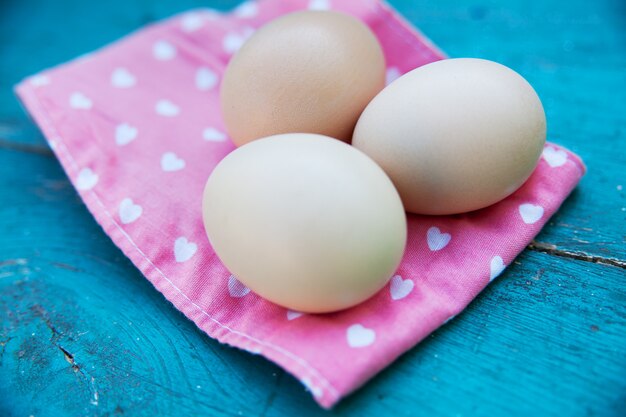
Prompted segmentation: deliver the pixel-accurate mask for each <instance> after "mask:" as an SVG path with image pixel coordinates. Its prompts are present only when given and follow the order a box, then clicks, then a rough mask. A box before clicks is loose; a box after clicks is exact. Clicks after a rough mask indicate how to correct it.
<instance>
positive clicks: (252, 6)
mask: <svg viewBox="0 0 626 417" xmlns="http://www.w3.org/2000/svg"><path fill="white" fill-rule="evenodd" d="M258 13H259V5H258V4H257V3H256V1H252V0H250V1H247V2H245V3H242V4H241V5H240V6H239V7H237V8H236V9H235V16H237V17H239V18H242V19H250V18H251V17H254V16H256V15H257V14H258Z"/></svg>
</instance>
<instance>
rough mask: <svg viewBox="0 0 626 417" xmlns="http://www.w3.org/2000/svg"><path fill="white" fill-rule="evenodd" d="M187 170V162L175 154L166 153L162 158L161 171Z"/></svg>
mask: <svg viewBox="0 0 626 417" xmlns="http://www.w3.org/2000/svg"><path fill="white" fill-rule="evenodd" d="M183 168H185V161H184V160H183V159H182V158H179V157H178V156H177V155H176V154H175V153H174V152H165V153H164V154H163V156H161V169H162V170H163V171H165V172H174V171H180V170H181V169H183Z"/></svg>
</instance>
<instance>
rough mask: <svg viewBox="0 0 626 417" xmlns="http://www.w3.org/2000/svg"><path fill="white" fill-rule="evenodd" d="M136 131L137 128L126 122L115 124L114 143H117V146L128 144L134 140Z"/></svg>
mask: <svg viewBox="0 0 626 417" xmlns="http://www.w3.org/2000/svg"><path fill="white" fill-rule="evenodd" d="M137 133H138V131H137V128H136V127H134V126H131V125H129V124H128V123H122V124H120V125H117V127H116V128H115V143H117V145H118V146H124V145H128V144H129V143H131V142H132V141H133V140H135V138H136V137H137Z"/></svg>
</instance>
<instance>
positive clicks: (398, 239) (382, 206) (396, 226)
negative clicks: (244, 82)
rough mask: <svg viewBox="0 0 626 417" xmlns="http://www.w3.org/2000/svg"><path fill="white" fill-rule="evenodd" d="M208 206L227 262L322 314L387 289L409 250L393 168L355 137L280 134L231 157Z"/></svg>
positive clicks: (212, 186)
mask: <svg viewBox="0 0 626 417" xmlns="http://www.w3.org/2000/svg"><path fill="white" fill-rule="evenodd" d="M202 212H203V219H204V225H205V229H206V233H207V236H208V238H209V242H210V243H211V246H212V247H213V249H214V250H215V253H216V254H217V256H218V257H219V259H220V260H221V261H222V263H223V264H224V265H225V266H226V268H228V270H229V271H230V272H231V273H232V274H233V275H234V276H235V277H236V278H237V279H238V280H239V281H241V282H242V283H243V284H244V285H246V286H247V287H248V288H250V289H251V290H252V291H254V292H255V293H257V294H258V295H260V296H261V297H264V298H266V299H267V300H270V301H272V302H274V303H276V304H279V305H281V306H283V307H286V308H289V309H292V310H296V311H300V312H311V313H324V312H330V311H336V310H341V309H345V308H348V307H351V306H354V305H356V304H358V303H360V302H362V301H364V300H366V299H367V298H369V297H371V296H372V295H373V294H375V293H376V292H377V291H378V290H380V289H381V288H382V287H383V286H384V285H385V284H386V283H387V282H388V280H389V278H390V277H391V276H392V274H393V273H394V271H395V270H396V268H397V267H398V265H399V263H400V260H401V258H402V255H403V251H404V247H405V243H406V235H407V223H406V215H405V212H404V209H403V207H402V203H401V200H400V197H399V195H398V193H397V191H396V190H395V188H394V187H393V184H392V183H391V181H390V180H389V178H388V177H387V175H386V174H385V173H384V172H383V171H382V169H380V167H378V166H377V165H376V164H375V163H374V162H373V161H372V160H371V159H370V158H369V157H367V156H366V155H365V154H363V153H362V152H360V151H358V150H357V149H355V148H353V147H351V146H350V145H348V144H346V143H344V142H340V141H338V140H336V139H333V138H329V137H326V136H322V135H316V134H305V133H301V134H282V135H276V136H271V137H268V138H263V139H260V140H256V141H253V142H250V143H248V144H246V145H244V146H242V147H240V148H237V149H236V150H234V151H233V152H231V153H230V154H229V155H227V156H226V157H225V158H224V159H223V160H222V161H221V162H220V163H219V164H218V165H217V167H216V168H215V169H214V171H213V172H212V174H211V175H210V177H209V179H208V181H207V183H206V186H205V190H204V196H203V203H202Z"/></svg>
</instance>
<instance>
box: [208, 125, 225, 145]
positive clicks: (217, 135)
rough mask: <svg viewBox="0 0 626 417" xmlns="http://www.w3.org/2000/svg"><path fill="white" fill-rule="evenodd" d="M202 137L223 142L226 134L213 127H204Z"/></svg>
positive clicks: (210, 140)
mask: <svg viewBox="0 0 626 417" xmlns="http://www.w3.org/2000/svg"><path fill="white" fill-rule="evenodd" d="M202 137H203V138H204V140H207V141H209V142H223V141H225V140H226V135H225V134H224V133H223V132H220V131H219V130H217V129H215V128H213V127H207V128H206V129H204V131H203V132H202Z"/></svg>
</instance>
